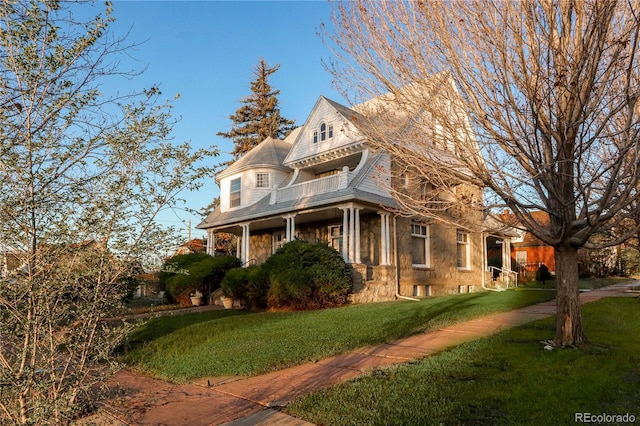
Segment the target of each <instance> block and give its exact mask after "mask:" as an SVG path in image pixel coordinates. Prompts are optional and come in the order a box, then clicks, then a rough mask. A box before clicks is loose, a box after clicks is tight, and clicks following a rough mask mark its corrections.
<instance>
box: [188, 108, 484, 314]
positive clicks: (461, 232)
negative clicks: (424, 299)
mask: <svg viewBox="0 0 640 426" xmlns="http://www.w3.org/2000/svg"><path fill="white" fill-rule="evenodd" d="M366 122H367V120H366V118H365V117H364V116H362V115H361V113H360V112H358V111H357V109H356V108H355V107H354V108H353V109H352V108H347V107H345V106H343V105H340V104H338V103H336V102H334V101H331V100H329V99H327V98H325V97H320V98H319V99H318V101H317V102H316V104H315V106H314V107H313V109H312V111H311V113H310V115H309V117H308V118H307V120H306V122H305V124H304V125H303V126H302V127H300V128H298V129H296V130H294V131H293V132H292V133H291V134H290V135H289V136H288V137H287V138H286V139H284V140H275V139H272V138H268V139H266V140H264V141H263V142H262V143H261V144H259V145H258V146H257V147H255V148H254V149H253V150H251V151H250V152H249V153H247V154H245V155H244V156H243V157H242V158H240V159H239V160H238V161H236V162H234V163H233V164H231V165H230V166H229V167H228V168H227V169H225V170H223V171H222V172H220V173H219V174H218V175H217V176H216V182H217V183H218V185H219V186H220V204H219V206H218V207H217V208H216V209H215V210H214V211H213V212H212V213H210V214H209V215H208V216H207V218H206V219H205V220H204V221H203V222H202V223H200V224H199V225H198V228H200V229H205V230H206V231H207V233H208V238H207V240H208V253H209V254H212V255H213V254H214V247H216V241H215V235H216V234H217V233H219V232H227V233H232V234H235V235H237V236H238V237H239V238H238V247H237V256H238V257H239V258H240V259H241V261H242V263H243V264H244V265H249V264H254V263H262V262H264V261H265V260H266V259H267V258H268V257H269V256H270V255H272V254H273V253H274V252H275V251H276V250H277V249H278V248H279V247H281V246H282V245H283V244H285V243H286V242H287V241H291V240H292V239H294V238H299V239H303V240H307V241H311V242H318V243H324V244H327V245H329V246H331V247H333V248H334V249H336V250H337V251H339V252H340V253H342V256H343V257H344V259H345V261H346V262H347V263H348V264H350V265H351V267H352V271H353V273H354V274H353V275H354V296H353V301H354V302H367V301H379V300H391V299H394V298H395V297H397V296H418V295H428V294H441V293H451V292H467V291H471V290H472V289H473V288H474V287H475V288H479V287H480V286H481V285H482V283H483V277H484V273H483V271H484V269H485V268H484V266H485V262H484V259H483V257H484V247H483V245H484V240H483V236H482V233H481V232H479V231H478V232H472V231H468V230H466V229H459V228H456V227H455V226H452V225H447V224H445V223H444V222H442V221H433V220H431V221H427V220H422V219H421V218H407V217H403V216H400V215H396V214H394V213H393V212H394V209H397V207H398V205H397V203H396V202H395V201H394V199H393V198H392V197H391V195H390V194H389V192H388V191H387V189H385V187H388V185H389V183H390V182H391V176H390V175H391V174H390V170H391V169H392V167H393V164H394V159H393V158H391V156H390V155H389V154H388V153H386V152H384V151H377V150H375V149H373V147H372V146H371V144H370V141H369V138H368V136H367V128H366V124H365V123H366ZM434 151H435V152H437V151H438V150H437V149H435V148H434ZM442 152H443V154H444V151H442ZM445 155H446V154H445ZM449 155H450V153H449ZM395 180H396V179H394V184H398V185H405V186H406V185H409V183H408V182H410V179H407V180H404V181H403V182H395ZM398 180H399V179H398ZM407 190H408V191H411V190H412V189H411V188H407ZM471 191H472V192H473V193H474V197H476V198H475V199H476V200H481V198H482V192H481V190H480V188H477V187H472V188H471ZM478 215H479V217H477V222H478V224H479V223H481V221H482V217H481V215H480V214H479V213H478ZM474 220H475V219H474ZM478 228H479V226H478Z"/></svg>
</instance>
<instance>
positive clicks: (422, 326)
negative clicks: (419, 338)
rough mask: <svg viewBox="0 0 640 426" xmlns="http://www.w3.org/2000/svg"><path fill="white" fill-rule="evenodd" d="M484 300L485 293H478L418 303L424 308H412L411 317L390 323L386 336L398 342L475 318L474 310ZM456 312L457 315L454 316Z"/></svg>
mask: <svg viewBox="0 0 640 426" xmlns="http://www.w3.org/2000/svg"><path fill="white" fill-rule="evenodd" d="M483 298H484V293H477V294H472V295H465V296H445V297H442V296H441V297H440V298H434V299H427V300H424V301H421V302H416V303H420V304H422V306H419V307H418V308H417V309H416V308H413V307H412V308H413V313H412V314H411V315H408V316H405V317H403V318H400V319H398V320H397V321H395V322H393V323H389V324H388V326H387V327H386V329H385V330H386V335H388V336H389V340H396V339H399V338H402V337H407V336H411V335H414V334H417V333H422V332H425V331H428V330H433V329H436V328H438V327H443V326H446V325H450V324H453V323H455V322H459V321H460V320H465V319H467V318H469V317H472V316H473V311H474V308H475V307H476V306H479V303H480V301H481V300H482V299H483ZM454 312H455V314H452V313H454Z"/></svg>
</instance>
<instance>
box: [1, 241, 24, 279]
mask: <svg viewBox="0 0 640 426" xmlns="http://www.w3.org/2000/svg"><path fill="white" fill-rule="evenodd" d="M24 265H25V256H24V252H21V251H19V250H17V249H15V248H13V247H10V246H7V245H5V244H0V278H6V277H7V276H9V274H10V273H11V272H15V271H19V270H21V269H24Z"/></svg>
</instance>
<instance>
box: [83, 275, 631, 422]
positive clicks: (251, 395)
mask: <svg viewBox="0 0 640 426" xmlns="http://www.w3.org/2000/svg"><path fill="white" fill-rule="evenodd" d="M634 285H637V283H621V284H615V285H612V286H609V287H605V288H602V289H597V290H593V291H589V292H584V293H582V294H581V302H582V303H583V304H584V303H588V302H592V301H595V300H598V299H601V298H603V297H609V296H624V295H628V296H634V297H637V296H638V294H637V293H636V294H634V293H627V292H626V291H627V290H628V289H629V288H630V287H632V286H634ZM554 314H555V301H550V302H544V303H540V304H537V305H532V306H529V307H526V308H522V309H518V310H514V311H510V312H504V313H500V314H494V315H489V316H486V317H482V318H478V319H475V320H471V321H467V322H464V323H460V324H457V325H454V326H450V327H445V328H442V329H439V330H436V331H432V332H428V333H424V334H419V335H415V336H411V337H408V338H405V339H401V340H398V341H396V342H393V343H389V344H382V345H378V346H372V347H365V348H359V349H356V350H354V351H351V352H348V353H345V354H341V355H337V356H334V357H331V358H327V359H324V360H321V361H319V362H317V363H310V364H304V365H300V366H297V367H292V368H287V369H284V370H280V371H275V372H272V373H268V374H265V375H262V376H256V377H249V378H238V377H226V378H210V379H203V380H201V381H198V382H197V383H193V384H188V385H175V384H170V383H166V382H163V381H161V380H157V379H152V378H149V377H145V376H141V375H138V374H136V373H133V372H130V371H127V370H122V371H120V372H119V373H118V374H117V375H116V377H115V382H114V383H118V384H119V386H120V387H121V388H124V389H127V390H128V392H127V396H125V397H121V398H116V399H110V400H109V401H105V402H104V405H103V408H101V410H100V415H99V416H93V419H92V418H87V419H83V422H80V423H78V424H96V423H97V424H112V425H113V424H115V425H171V426H179V425H195V426H197V425H220V424H226V425H232V426H241V425H283V426H297V425H309V423H307V422H304V421H302V420H299V419H296V418H293V417H290V416H287V415H285V414H283V413H281V412H279V411H278V410H276V409H274V408H277V407H281V406H284V405H286V404H287V403H288V402H289V401H292V400H294V399H295V398H298V397H300V396H302V395H305V394H308V393H311V392H314V391H316V390H319V389H322V388H325V387H327V386H332V385H335V384H338V383H340V382H343V381H346V380H349V379H352V378H354V377H357V376H358V375H360V374H362V373H364V372H365V371H367V370H370V369H373V368H378V367H384V366H388V365H393V364H400V363H404V362H407V361H410V360H413V359H416V358H421V357H425V356H429V355H431V354H434V353H437V352H441V351H443V350H445V349H447V348H450V347H452V346H456V345H459V344H461V343H464V342H466V341H469V340H473V339H477V338H480V337H484V336H489V335H491V334H494V333H496V332H499V331H501V330H504V329H508V328H511V327H516V326H518V325H522V324H525V323H528V322H530V321H534V320H537V319H541V318H546V317H549V316H552V315H554ZM85 420H86V421H88V423H85V422H84V421H85ZM91 422H93V423H91Z"/></svg>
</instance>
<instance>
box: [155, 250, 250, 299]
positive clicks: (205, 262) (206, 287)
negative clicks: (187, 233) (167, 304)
mask: <svg viewBox="0 0 640 426" xmlns="http://www.w3.org/2000/svg"><path fill="white" fill-rule="evenodd" d="M239 265H240V261H239V260H238V259H237V258H236V257H233V256H218V257H212V256H209V255H208V254H203V253H193V254H185V255H179V256H174V257H172V258H171V259H168V260H167V261H166V262H165V263H164V265H163V272H162V273H161V274H160V284H161V286H163V287H164V289H165V290H166V292H167V296H168V297H169V299H170V300H172V301H175V302H177V303H180V304H181V305H188V304H189V303H190V301H189V295H190V294H192V293H195V292H196V291H200V292H201V293H202V294H203V295H204V296H205V299H206V298H208V296H209V292H213V291H214V290H216V289H217V288H218V287H220V282H221V281H222V279H223V277H224V276H225V274H226V272H227V271H228V270H230V269H232V268H235V267H237V266H239Z"/></svg>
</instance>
